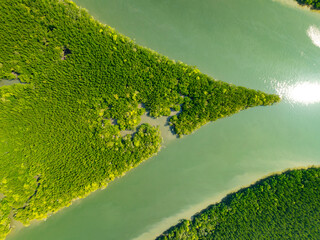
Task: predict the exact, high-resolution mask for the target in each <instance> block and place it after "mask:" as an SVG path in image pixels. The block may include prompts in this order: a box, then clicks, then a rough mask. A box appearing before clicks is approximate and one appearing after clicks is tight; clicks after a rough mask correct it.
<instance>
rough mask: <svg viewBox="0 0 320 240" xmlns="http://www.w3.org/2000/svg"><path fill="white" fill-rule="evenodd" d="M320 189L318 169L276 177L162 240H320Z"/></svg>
mask: <svg viewBox="0 0 320 240" xmlns="http://www.w3.org/2000/svg"><path fill="white" fill-rule="evenodd" d="M319 186H320V169H319V168H310V169H307V170H305V169H304V170H293V171H287V172H284V173H282V174H280V175H273V176H270V177H268V178H265V179H263V180H260V181H259V182H257V183H255V184H254V185H252V186H250V187H248V188H245V189H242V190H240V191H238V192H236V193H233V194H230V195H228V196H227V197H226V198H224V199H223V200H222V201H221V202H220V203H217V204H215V205H212V206H209V207H208V208H207V209H205V210H203V211H202V212H200V213H198V214H196V215H194V216H193V217H192V220H181V221H180V223H179V224H178V225H176V226H174V227H172V228H170V229H169V230H168V231H166V232H165V233H163V234H162V235H161V236H160V237H158V238H157V240H169V239H181V240H186V239H188V240H189V239H190V240H191V239H192V240H200V239H201V240H207V239H279V240H280V239H281V240H283V239H319V236H320V220H319V215H320V208H319V205H320V191H319Z"/></svg>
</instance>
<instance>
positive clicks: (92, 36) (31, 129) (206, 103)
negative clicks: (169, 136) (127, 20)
mask: <svg viewBox="0 0 320 240" xmlns="http://www.w3.org/2000/svg"><path fill="white" fill-rule="evenodd" d="M0 16H1V17H0V19H1V24H0V35H1V38H0V53H1V54H0V79H2V80H15V82H17V81H18V80H19V81H21V82H22V84H13V85H10V86H3V87H1V88H0V239H1V238H4V237H5V236H6V234H7V233H9V231H10V229H11V223H12V221H13V220H18V221H21V222H23V223H24V224H26V225H27V224H29V223H30V221H31V220H33V219H43V218H46V217H47V215H48V214H50V213H53V212H56V211H57V210H59V209H60V208H62V207H65V206H68V205H69V204H70V203H71V201H72V200H73V199H76V198H81V197H84V196H86V195H87V194H88V193H90V192H92V191H94V190H96V189H98V188H101V187H105V186H106V185H107V183H108V182H110V181H112V180H113V179H114V178H115V177H118V176H121V175H122V174H124V173H125V172H126V171H128V170H129V169H131V168H132V167H135V166H137V165H138V164H139V163H140V162H141V161H143V160H145V159H147V158H149V157H151V156H152V155H153V154H155V153H156V152H157V151H159V149H160V145H161V139H162V138H161V135H160V132H159V130H158V128H156V127H152V126H150V125H147V124H142V125H141V124H139V123H140V116H141V115H142V114H144V113H145V112H147V113H148V114H149V115H150V116H152V117H159V116H169V115H170V113H171V111H172V110H175V111H179V114H177V115H176V116H174V117H172V118H171V119H170V124H171V126H172V129H173V131H174V132H175V133H176V134H177V135H179V136H182V135H185V134H189V133H191V132H192V131H194V130H195V129H197V128H199V127H200V126H202V125H204V124H205V123H207V122H209V121H215V120H217V119H219V118H222V117H225V116H229V115H231V114H233V113H236V112H239V111H240V110H243V109H246V108H249V107H254V106H258V105H271V104H273V103H275V102H278V101H279V100H280V99H279V97H278V96H276V95H269V94H265V93H263V92H260V91H255V90H251V89H247V88H244V87H237V86H234V85H231V84H227V83H224V82H221V81H216V80H214V79H212V78H211V77H209V76H206V75H204V74H202V73H200V71H199V70H198V69H196V68H195V67H190V66H187V65H185V64H183V63H181V62H175V61H172V60H170V59H168V58H167V57H164V56H161V55H159V54H157V53H155V52H153V51H151V50H149V49H146V48H143V47H140V46H138V45H136V44H135V43H134V42H133V41H131V40H130V39H129V38H127V37H125V36H123V35H121V34H119V33H117V32H116V31H114V30H113V29H112V28H110V27H108V26H106V25H103V24H100V23H99V22H97V21H96V20H94V19H93V18H92V17H90V16H89V15H88V13H87V12H86V11H85V10H84V9H81V8H78V7H77V6H76V5H75V4H74V3H72V2H69V1H66V0H1V1H0ZM127 129H131V130H134V131H135V132H134V134H131V135H126V136H122V135H121V131H122V130H127Z"/></svg>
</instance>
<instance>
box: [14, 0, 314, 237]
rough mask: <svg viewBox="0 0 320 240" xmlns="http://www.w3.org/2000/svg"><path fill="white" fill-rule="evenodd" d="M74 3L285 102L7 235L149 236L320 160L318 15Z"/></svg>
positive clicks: (246, 0)
mask: <svg viewBox="0 0 320 240" xmlns="http://www.w3.org/2000/svg"><path fill="white" fill-rule="evenodd" d="M76 3H77V4H79V5H81V6H83V7H85V8H87V9H88V10H89V12H90V13H91V14H92V15H93V16H94V17H95V18H96V19H98V20H100V21H102V22H103V23H106V24H108V25H110V26H112V27H114V28H116V29H117V30H118V31H120V32H121V33H123V34H125V35H128V36H129V37H131V38H134V39H136V42H137V43H139V44H141V45H144V46H147V47H149V48H152V49H154V50H156V51H158V52H160V53H162V54H164V55H167V56H169V57H170V58H173V59H175V60H181V61H183V62H185V63H187V64H191V65H196V66H197V67H198V68H199V69H200V70H201V71H202V72H204V73H206V74H209V75H210V76H213V77H215V78H217V79H221V80H223V81H226V82H230V83H234V84H238V85H243V86H246V87H250V88H254V89H259V90H262V91H267V92H270V93H279V94H281V95H282V97H283V99H284V101H283V102H282V103H280V104H278V105H276V106H272V107H256V108H253V109H249V110H246V111H243V112H241V113H239V114H236V115H234V116H232V117H229V118H226V119H222V120H218V121H217V122H215V123H210V124H208V125H206V126H204V127H202V128H201V129H200V130H198V131H196V132H195V133H194V134H192V135H190V136H187V137H184V138H182V139H178V140H172V141H170V142H169V143H168V144H166V147H165V148H163V149H162V150H161V152H160V153H159V154H158V155H157V156H156V157H153V158H152V159H150V160H148V161H146V162H144V163H143V164H142V165H141V166H139V167H138V168H136V169H134V170H132V171H131V172H129V173H128V174H127V175H126V176H124V177H122V178H121V179H118V180H116V181H114V182H113V183H111V184H110V186H109V187H108V188H107V189H105V190H103V191H97V192H95V193H93V194H91V195H90V196H89V197H87V198H86V199H83V200H80V201H77V202H75V203H74V204H73V205H72V206H71V207H69V208H67V209H65V210H63V211H61V212H58V213H57V214H55V215H54V216H52V217H50V218H48V220H47V221H45V222H41V223H39V224H35V225H33V226H31V227H28V228H24V229H22V230H20V231H19V232H17V233H14V234H13V235H12V236H10V237H9V238H8V239H10V240H29V239H30V240H40V239H41V240H42V239H46V240H51V239H52V240H56V239H59V240H71V239H77V240H82V239H83V240H87V239H97V240H98V239H101V240H102V239H103V240H109V239H110V240H127V239H136V240H137V239H139V240H143V239H152V238H154V237H155V236H157V235H159V234H160V233H161V232H162V231H163V230H165V229H167V228H168V227H170V226H171V225H172V224H175V223H177V221H178V220H179V219H180V218H185V217H190V216H191V215H192V214H194V213H195V212H196V211H199V210H201V209H202V208H204V207H206V206H207V205H208V204H210V203H213V202H215V201H218V200H219V199H220V198H222V197H223V196H224V195H225V194H226V193H228V192H230V191H232V190H236V189H238V188H240V187H242V186H246V185H248V184H250V183H252V182H254V181H256V180H258V179H260V178H261V177H263V176H266V175H268V174H270V173H272V172H276V171H282V170H284V169H287V168H294V167H303V166H311V165H319V163H320V158H319V156H320V148H319V147H318V145H319V144H318V143H319V136H320V125H319V122H320V103H319V101H318V100H317V96H319V95H320V93H319V92H318V91H319V90H317V88H316V87H314V86H318V85H319V84H320V78H319V76H320V67H319V64H320V48H319V47H318V46H317V44H315V42H317V41H320V40H317V29H319V27H320V14H319V13H313V12H309V11H307V9H302V8H299V7H297V5H296V4H292V2H290V1H287V0H279V1H273V0H255V1H252V0H228V1H225V0H202V1H195V0H176V1H172V0H162V1H158V0H135V1H130V0H117V1H113V0H77V1H76ZM310 27H312V29H313V33H314V34H313V35H312V34H310ZM318 37H319V36H318ZM310 86H311V87H310ZM310 89H312V91H311V90H310ZM318 93H319V94H318ZM308 96H309V97H308ZM310 96H313V97H312V98H310ZM310 99H311V100H310Z"/></svg>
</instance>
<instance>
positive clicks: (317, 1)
mask: <svg viewBox="0 0 320 240" xmlns="http://www.w3.org/2000/svg"><path fill="white" fill-rule="evenodd" d="M296 1H297V2H298V3H299V4H301V5H307V6H310V7H311V8H313V9H320V0H296Z"/></svg>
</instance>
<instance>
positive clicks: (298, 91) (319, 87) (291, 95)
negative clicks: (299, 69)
mask: <svg viewBox="0 0 320 240" xmlns="http://www.w3.org/2000/svg"><path fill="white" fill-rule="evenodd" d="M274 87H275V90H276V92H277V94H278V95H279V96H280V97H281V98H282V99H285V100H287V101H289V102H290V103H302V104H305V105H309V104H314V103H319V102H320V83H319V82H309V81H307V82H296V83H293V84H290V83H288V82H274Z"/></svg>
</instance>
